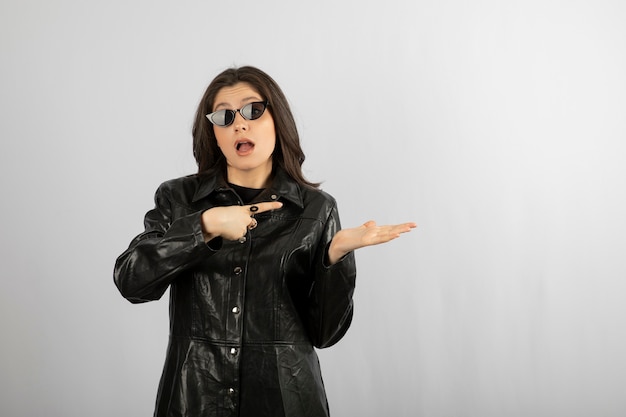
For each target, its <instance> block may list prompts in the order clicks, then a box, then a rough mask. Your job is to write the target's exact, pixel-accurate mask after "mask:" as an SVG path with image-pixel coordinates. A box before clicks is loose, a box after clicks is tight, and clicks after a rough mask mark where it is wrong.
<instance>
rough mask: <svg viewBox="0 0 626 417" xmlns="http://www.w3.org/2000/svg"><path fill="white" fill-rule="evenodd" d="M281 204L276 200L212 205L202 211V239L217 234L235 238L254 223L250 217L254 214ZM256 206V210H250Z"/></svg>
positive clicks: (206, 239) (243, 234)
mask: <svg viewBox="0 0 626 417" xmlns="http://www.w3.org/2000/svg"><path fill="white" fill-rule="evenodd" d="M282 206H283V203H280V202H278V201H268V202H265V203H256V204H250V205H247V206H223V207H213V208H210V209H208V210H207V211H205V212H203V213H202V233H203V234H204V241H205V242H208V241H209V240H211V239H214V238H216V237H218V236H221V237H222V238H224V239H226V240H237V239H239V238H241V237H242V236H245V235H246V233H247V232H248V227H249V226H250V227H251V228H253V227H254V226H252V225H253V224H254V221H253V219H252V217H253V216H254V215H255V214H259V213H263V212H266V211H270V210H276V209H279V208H281V207H282ZM252 207H257V208H258V210H254V209H253V210H254V211H253V210H250V208H252Z"/></svg>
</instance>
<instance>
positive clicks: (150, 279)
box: [113, 184, 221, 303]
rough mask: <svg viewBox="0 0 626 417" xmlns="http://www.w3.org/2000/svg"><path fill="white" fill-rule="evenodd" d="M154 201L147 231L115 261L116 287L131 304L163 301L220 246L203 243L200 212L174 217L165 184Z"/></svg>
mask: <svg viewBox="0 0 626 417" xmlns="http://www.w3.org/2000/svg"><path fill="white" fill-rule="evenodd" d="M154 200H155V208H154V209H152V210H150V211H149V212H148V213H146V216H145V219H144V225H145V231H144V232H143V233H141V234H140V235H138V236H137V237H135V238H134V239H133V240H132V242H131V243H130V246H129V247H128V249H127V250H126V251H124V252H123V253H122V254H121V255H120V256H119V257H118V258H117V260H116V262H115V268H114V271H113V279H114V281H115V285H116V286H117V288H118V289H119V291H120V293H121V294H122V295H123V296H124V298H126V299H127V300H128V301H130V302H131V303H142V302H146V301H152V300H157V299H159V298H161V296H162V295H163V293H165V290H166V289H167V287H168V285H169V284H170V283H171V282H172V280H174V279H175V278H176V277H177V276H179V274H180V273H181V272H183V271H185V270H186V269H188V268H190V267H192V266H194V265H196V264H197V263H199V262H200V261H201V260H203V259H204V260H206V259H207V257H208V256H211V255H212V254H214V253H215V251H216V250H217V249H219V246H220V244H221V241H219V242H214V241H211V242H210V243H211V245H210V246H209V245H207V244H206V243H205V242H204V236H203V234H202V226H201V218H200V217H201V215H202V212H201V211H199V212H195V213H191V214H188V215H186V216H183V217H178V218H174V215H173V210H172V201H171V197H170V191H169V189H168V187H167V186H166V184H162V185H161V186H160V187H159V189H158V190H157V192H156V194H155V198H154ZM218 239H219V238H218ZM218 239H215V241H217V240H218Z"/></svg>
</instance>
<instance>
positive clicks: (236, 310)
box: [231, 306, 241, 314]
mask: <svg viewBox="0 0 626 417" xmlns="http://www.w3.org/2000/svg"><path fill="white" fill-rule="evenodd" d="M231 311H232V312H233V313H235V314H239V312H240V311H241V309H240V308H239V306H235V307H233V309H232V310H231Z"/></svg>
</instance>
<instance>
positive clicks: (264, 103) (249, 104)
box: [206, 100, 270, 127]
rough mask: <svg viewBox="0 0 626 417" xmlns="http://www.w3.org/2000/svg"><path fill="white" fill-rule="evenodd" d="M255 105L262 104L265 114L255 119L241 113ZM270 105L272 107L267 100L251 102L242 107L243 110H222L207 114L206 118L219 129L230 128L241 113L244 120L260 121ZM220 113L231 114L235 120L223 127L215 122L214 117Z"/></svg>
mask: <svg viewBox="0 0 626 417" xmlns="http://www.w3.org/2000/svg"><path fill="white" fill-rule="evenodd" d="M254 104H262V105H263V112H261V114H260V115H259V116H258V117H255V118H249V117H246V115H245V114H243V113H242V112H241V110H243V109H245V108H246V107H248V106H252V105H254ZM269 105H270V103H269V102H268V101H267V100H265V101H252V102H250V103H247V104H246V105H245V106H242V107H241V108H239V109H235V110H231V109H220V110H217V111H214V112H213V113H209V114H207V115H206V118H207V119H209V121H210V122H211V123H213V124H214V125H215V126H219V127H228V126H230V125H232V124H233V122H234V121H235V117H236V116H237V113H239V114H240V115H241V117H243V118H244V119H246V120H257V119H259V118H260V117H261V116H263V114H265V110H267V107H268V106H269ZM219 112H226V113H227V114H228V113H229V112H230V114H232V117H233V119H232V120H231V122H230V123H228V124H223V125H222V124H219V123H216V122H215V121H214V120H213V117H214V115H215V114H216V113H219Z"/></svg>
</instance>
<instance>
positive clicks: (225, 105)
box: [213, 96, 262, 111]
mask: <svg viewBox="0 0 626 417" xmlns="http://www.w3.org/2000/svg"><path fill="white" fill-rule="evenodd" d="M254 101H262V100H261V99H260V98H259V97H258V96H250V97H246V98H244V99H242V100H241V101H240V103H241V107H243V106H245V105H246V104H248V103H251V102H254ZM244 103H245V104H244ZM220 107H230V104H229V103H218V104H216V105H215V106H214V107H213V109H214V110H213V111H215V110H217V109H219V108H220Z"/></svg>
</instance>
